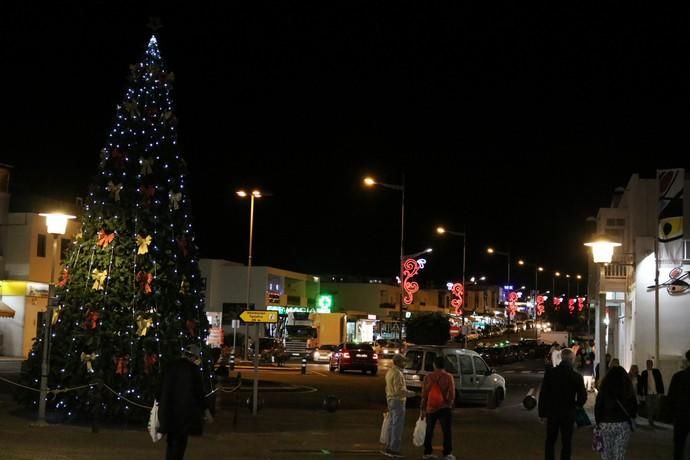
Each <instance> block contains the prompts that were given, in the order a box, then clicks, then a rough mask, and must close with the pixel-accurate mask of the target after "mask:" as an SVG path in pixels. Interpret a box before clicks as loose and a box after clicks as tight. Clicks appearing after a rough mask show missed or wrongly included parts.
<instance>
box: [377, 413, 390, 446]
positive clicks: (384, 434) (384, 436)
mask: <svg viewBox="0 0 690 460" xmlns="http://www.w3.org/2000/svg"><path fill="white" fill-rule="evenodd" d="M390 423H391V420H390V415H389V414H388V412H384V413H383V423H382V424H381V436H379V442H380V443H381V444H388V426H389V425H390Z"/></svg>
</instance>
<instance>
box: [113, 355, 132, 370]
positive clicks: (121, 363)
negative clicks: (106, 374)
mask: <svg viewBox="0 0 690 460" xmlns="http://www.w3.org/2000/svg"><path fill="white" fill-rule="evenodd" d="M128 360H129V355H125V356H119V357H118V358H117V361H116V363H115V373H116V374H118V375H124V374H126V373H127V361H128Z"/></svg>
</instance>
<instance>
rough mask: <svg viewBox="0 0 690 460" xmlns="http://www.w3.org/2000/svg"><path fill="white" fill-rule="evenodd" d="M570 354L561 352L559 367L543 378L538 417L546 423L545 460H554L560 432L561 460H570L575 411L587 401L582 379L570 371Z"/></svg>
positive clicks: (549, 371)
mask: <svg viewBox="0 0 690 460" xmlns="http://www.w3.org/2000/svg"><path fill="white" fill-rule="evenodd" d="M573 359H574V357H573V352H572V350H571V349H569V348H565V349H563V350H561V363H560V364H559V365H558V366H556V367H554V368H553V369H549V370H548V371H547V372H546V375H544V381H543V382H542V384H541V391H540V393H539V417H541V418H542V419H546V443H545V455H544V458H545V459H546V460H553V459H555V458H556V457H555V454H554V449H555V446H556V439H558V432H559V431H560V432H561V460H569V459H570V454H571V450H572V440H573V426H574V425H575V409H576V407H582V406H583V405H584V404H585V401H587V391H586V390H585V382H584V380H583V379H582V376H581V375H580V374H578V373H577V372H575V371H574V370H573Z"/></svg>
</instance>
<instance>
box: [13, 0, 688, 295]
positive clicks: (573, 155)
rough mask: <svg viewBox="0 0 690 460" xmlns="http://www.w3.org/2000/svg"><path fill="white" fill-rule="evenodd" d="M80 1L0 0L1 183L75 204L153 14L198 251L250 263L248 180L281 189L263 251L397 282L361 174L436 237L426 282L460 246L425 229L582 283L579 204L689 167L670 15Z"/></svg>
mask: <svg viewBox="0 0 690 460" xmlns="http://www.w3.org/2000/svg"><path fill="white" fill-rule="evenodd" d="M73 3H74V4H73ZM76 3H77V2H50V3H48V2H46V5H39V4H38V2H8V3H3V10H4V11H3V14H2V15H0V36H1V38H2V46H0V56H2V62H3V68H4V70H3V76H4V78H3V80H4V85H3V102H4V104H3V105H4V116H3V122H2V124H1V125H0V134H1V135H2V141H3V143H2V147H1V148H0V152H2V153H1V154H0V162H4V163H9V164H11V165H13V166H14V167H15V169H14V172H13V180H12V183H11V191H12V193H13V195H14V196H15V197H21V196H28V195H39V196H41V195H42V196H51V197H55V198H61V199H66V200H70V201H72V200H73V197H75V196H84V195H85V194H86V190H87V187H88V183H89V178H90V176H91V175H93V174H94V173H95V172H96V170H97V164H98V156H99V153H98V152H99V150H100V149H101V148H102V147H103V145H104V143H105V138H106V134H107V132H108V131H109V129H110V127H111V124H112V122H113V118H114V115H115V105H116V104H118V103H119V102H120V101H121V99H122V96H123V93H124V90H125V87H126V84H127V81H126V76H127V74H128V66H129V64H130V63H134V62H137V61H138V60H139V59H140V57H141V56H142V54H143V51H144V49H145V46H146V43H147V41H148V37H149V35H150V31H149V30H148V29H147V28H146V24H147V22H148V21H149V16H152V15H154V16H159V17H160V18H161V21H162V23H163V25H164V27H163V28H162V29H161V30H160V31H159V33H158V37H159V40H160V47H161V51H162V54H163V57H164V59H165V60H166V62H167V66H168V68H169V70H172V71H173V72H174V73H175V75H176V81H175V98H176V105H177V116H178V119H179V120H180V124H179V140H180V142H181V145H182V147H183V155H184V156H185V157H186V159H187V160H188V163H189V166H190V173H191V175H190V181H191V187H192V189H191V193H192V200H193V208H194V210H195V216H194V219H195V226H196V227H195V230H196V233H197V242H198V245H199V246H200V248H201V253H202V256H203V257H213V258H228V259H231V260H236V261H245V260H246V254H247V239H248V238H247V236H248V220H249V207H248V202H246V201H239V200H238V199H236V197H235V195H234V191H235V190H236V189H238V188H240V187H245V186H257V187H259V188H261V189H262V190H268V191H270V192H272V194H273V196H271V197H269V198H266V199H263V200H261V201H260V202H258V203H257V212H256V219H255V230H256V232H255V240H254V242H255V244H254V250H255V263H257V264H268V265H273V266H278V267H283V268H288V269H293V270H299V271H306V272H310V273H316V274H326V273H351V274H366V275H376V276H385V275H391V274H393V273H394V272H395V271H396V270H397V258H398V251H399V231H400V223H399V219H400V205H399V203H400V195H399V193H397V192H395V191H389V190H384V189H375V190H369V189H365V188H364V187H362V182H361V180H362V177H363V176H364V175H365V174H372V175H375V176H376V177H377V178H379V180H381V181H383V182H389V183H393V184H397V183H399V182H400V180H401V175H402V174H403V173H404V174H405V175H406V183H407V203H406V204H407V217H406V226H405V231H406V233H407V236H406V250H407V251H406V252H415V251H418V250H420V249H423V248H425V247H427V246H433V247H434V248H435V252H434V254H433V255H431V256H430V257H428V260H429V264H428V266H427V269H426V276H425V278H426V281H434V282H442V281H446V280H448V279H450V278H451V277H453V276H456V277H457V275H458V274H459V271H460V249H461V248H460V245H461V239H460V238H446V239H444V240H440V239H438V238H437V237H435V235H434V228H435V227H436V225H438V224H444V225H446V226H447V227H448V228H451V229H455V230H458V231H462V230H463V229H464V228H466V229H467V234H468V257H467V264H468V269H467V272H468V275H472V274H487V275H488V276H489V277H490V279H491V280H494V281H496V282H501V283H502V282H503V280H504V278H505V258H504V257H498V256H495V257H494V258H490V257H489V256H487V255H485V254H484V250H485V248H486V246H487V245H489V244H491V245H493V246H495V247H496V248H497V249H499V250H502V251H510V252H511V254H512V255H513V258H514V259H517V258H519V257H523V258H525V259H527V260H529V261H534V262H538V263H540V264H542V265H544V266H545V267H547V269H549V270H553V269H558V270H561V271H562V272H564V273H565V272H569V273H572V274H575V273H582V274H583V275H585V270H586V257H587V254H586V252H585V251H584V248H583V246H582V243H583V242H584V240H585V239H587V237H588V235H589V234H590V233H591V231H592V229H593V227H592V224H591V223H587V222H586V221H585V219H586V218H587V216H590V215H594V214H595V213H596V211H597V209H598V208H599V207H601V206H607V205H608V204H609V202H610V199H611V194H612V192H613V189H614V188H615V187H616V186H620V185H625V184H626V183H627V180H628V178H629V177H630V174H632V173H635V172H639V173H641V174H643V175H644V176H648V177H653V175H654V171H655V169H656V168H665V167H683V166H688V164H689V163H690V162H689V161H688V152H689V151H690V150H689V149H688V147H690V146H689V145H688V144H689V142H688V136H687V127H688V122H689V121H690V120H688V107H689V105H688V104H689V102H690V100H689V98H688V84H689V82H690V75H689V72H688V45H689V43H688V34H687V29H686V23H685V19H686V15H685V14H678V12H676V11H673V10H671V9H670V7H668V8H669V9H668V10H662V9H661V8H666V7H665V6H663V5H656V4H655V5H653V7H652V6H647V5H643V4H635V5H631V4H630V3H629V2H610V4H606V5H602V4H596V5H590V4H589V2H584V3H582V2H575V3H577V4H575V3H574V2H568V4H567V5H566V4H563V5H559V6H556V5H553V3H554V2H540V3H539V4H538V5H537V4H534V5H525V4H524V2H513V4H511V5H507V6H500V5H498V4H495V3H490V4H487V3H486V2H472V3H475V4H461V3H460V2H419V3H418V4H412V3H407V2H371V1H366V2H352V1H348V2H289V1H288V2H286V1H275V2H254V1H251V2H185V6H184V7H177V8H175V7H173V6H164V7H157V6H156V5H148V6H142V2H136V3H134V2H133V3H128V2H105V1H93V2H88V5H86V3H87V2H83V3H85V4H84V5H76ZM166 3H170V2H166ZM203 3H206V4H203ZM212 3H213V5H212ZM216 3H217V4H216ZM221 3H227V4H221ZM427 3H431V4H427ZM39 157H40V159H39ZM17 202H19V200H16V201H15V203H17ZM15 209H16V210H25V209H17V205H15ZM33 211H39V210H36V209H33ZM512 272H513V274H514V275H515V276H514V277H513V278H514V279H515V281H518V282H520V281H522V282H529V281H531V280H532V279H533V275H534V271H533V269H531V270H524V269H519V268H518V267H513V270H512ZM550 279H551V278H550V277H548V276H547V275H544V278H543V280H542V281H540V282H544V283H546V282H547V280H548V284H549V285H550Z"/></svg>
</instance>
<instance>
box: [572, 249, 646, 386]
mask: <svg viewBox="0 0 690 460" xmlns="http://www.w3.org/2000/svg"><path fill="white" fill-rule="evenodd" d="M620 245H621V244H620V243H615V242H612V241H609V240H608V239H605V238H604V237H601V238H597V239H596V240H594V241H591V242H589V243H585V246H589V247H590V248H592V257H593V259H594V263H595V264H599V267H600V275H599V302H598V308H597V312H596V315H595V317H596V321H597V323H596V324H597V326H596V327H598V328H599V338H598V342H599V345H598V348H597V359H598V360H599V379H601V380H603V378H604V376H605V375H606V371H607V370H608V369H607V363H606V359H605V357H606V329H605V327H604V326H605V321H606V292H602V291H601V278H602V276H601V271H603V269H604V266H605V265H606V264H609V263H611V259H613V248H615V247H618V246H620ZM658 327H659V323H658V322H657V328H658ZM657 337H658V336H657ZM602 358H604V359H602ZM601 380H600V381H601Z"/></svg>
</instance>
